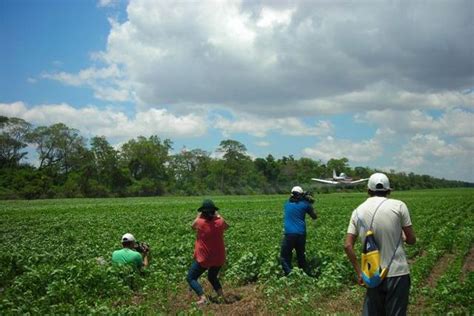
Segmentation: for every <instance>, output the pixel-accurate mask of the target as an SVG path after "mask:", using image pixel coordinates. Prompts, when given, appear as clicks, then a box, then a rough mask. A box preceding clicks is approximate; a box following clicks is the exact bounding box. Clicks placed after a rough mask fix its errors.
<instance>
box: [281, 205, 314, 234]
mask: <svg viewBox="0 0 474 316" xmlns="http://www.w3.org/2000/svg"><path fill="white" fill-rule="evenodd" d="M312 210H313V207H312V206H311V204H310V203H309V202H308V201H306V200H300V201H298V202H290V201H286V203H285V217H284V221H285V234H299V235H305V234H306V222H305V220H304V218H305V215H306V213H308V212H311V211H312Z"/></svg>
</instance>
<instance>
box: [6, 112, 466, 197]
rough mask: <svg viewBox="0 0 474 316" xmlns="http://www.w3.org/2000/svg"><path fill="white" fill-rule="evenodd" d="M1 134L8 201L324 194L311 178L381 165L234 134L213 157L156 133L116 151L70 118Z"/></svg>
mask: <svg viewBox="0 0 474 316" xmlns="http://www.w3.org/2000/svg"><path fill="white" fill-rule="evenodd" d="M0 132H1V134H0V199H37V198H60V197H125V196H154V195H203V194H213V195H214V194H275V193H288V189H289V188H290V187H291V186H293V185H296V184H299V185H302V186H303V187H304V188H312V189H313V192H314V191H317V192H319V193H321V192H323V193H324V192H331V191H334V190H340V188H334V187H327V186H315V184H314V182H313V183H311V180H310V179H311V177H331V176H332V170H333V169H334V170H336V171H337V172H344V173H346V174H347V175H349V176H353V177H355V178H366V177H368V176H369V175H370V174H372V173H373V172H375V171H376V170H375V169H371V168H369V167H355V168H352V167H350V166H349V160H348V159H347V158H344V157H343V158H339V159H336V158H334V159H330V160H329V161H328V162H327V163H323V162H322V161H316V160H313V159H310V158H299V159H295V158H294V157H293V156H292V155H290V156H288V157H286V156H283V157H281V158H278V159H277V158H275V157H273V156H272V155H268V156H267V157H265V158H256V159H252V158H251V157H250V156H249V155H248V154H247V149H246V147H245V145H244V144H242V143H240V142H238V141H236V140H232V139H226V140H222V141H221V142H220V144H219V147H218V148H217V149H216V155H211V154H212V153H210V152H207V151H205V150H202V149H198V148H196V149H191V150H185V149H183V150H181V151H180V152H178V153H173V142H172V141H171V140H170V139H161V138H160V137H158V136H156V135H152V136H149V137H144V136H139V137H137V138H134V139H130V140H129V141H127V142H126V143H124V144H123V145H122V146H121V147H120V149H116V148H114V147H113V146H112V145H111V144H110V143H109V142H108V140H107V139H106V138H105V137H104V136H95V137H93V138H91V139H90V140H89V141H87V140H86V139H85V138H84V137H83V136H81V134H80V132H79V131H78V130H77V129H74V128H70V127H68V126H66V125H65V124H63V123H56V124H53V125H50V126H37V127H35V126H33V125H32V124H31V123H29V122H26V121H25V120H23V119H20V118H15V117H5V116H0ZM27 146H30V147H31V146H33V147H34V148H35V150H36V152H37V156H38V163H37V164H36V166H34V165H32V164H29V163H27V161H28V157H27V156H28V152H27V151H26V147H27ZM216 157H220V158H216ZM388 176H389V177H390V180H391V184H392V187H393V188H394V189H396V190H409V189H423V188H446V187H462V186H472V185H473V184H471V183H466V182H462V181H452V180H445V179H438V178H434V177H431V176H429V175H416V174H414V173H408V174H407V173H404V172H395V171H394V170H391V171H390V172H388ZM344 189H345V190H365V186H364V185H359V186H355V187H353V188H351V187H346V188H344Z"/></svg>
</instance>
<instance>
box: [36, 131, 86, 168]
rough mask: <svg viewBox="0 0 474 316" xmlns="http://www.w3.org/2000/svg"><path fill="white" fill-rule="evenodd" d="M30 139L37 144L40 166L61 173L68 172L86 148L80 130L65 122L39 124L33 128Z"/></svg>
mask: <svg viewBox="0 0 474 316" xmlns="http://www.w3.org/2000/svg"><path fill="white" fill-rule="evenodd" d="M29 139H30V140H31V142H33V143H35V144H36V145H37V152H38V155H39V160H40V165H39V168H40V169H43V168H49V169H53V170H54V171H55V172H57V173H59V174H64V175H66V176H67V174H68V173H69V172H70V171H71V168H72V165H73V163H74V161H75V160H76V161H77V159H76V157H77V156H78V154H80V153H81V152H83V151H84V150H85V140H84V138H83V137H82V136H80V135H79V131H78V130H76V129H74V128H69V127H67V126H66V125H64V124H63V123H57V124H53V125H51V126H39V127H37V128H35V129H34V130H33V132H32V133H31V134H30V136H29Z"/></svg>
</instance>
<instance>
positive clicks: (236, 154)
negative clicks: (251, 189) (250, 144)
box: [213, 139, 254, 193]
mask: <svg viewBox="0 0 474 316" xmlns="http://www.w3.org/2000/svg"><path fill="white" fill-rule="evenodd" d="M217 152H219V153H222V154H223V160H222V163H219V162H217V163H215V164H214V168H213V172H214V173H215V175H216V180H217V183H219V188H220V190H221V192H224V193H228V192H230V191H229V190H230V189H234V190H235V189H237V190H239V191H241V189H242V188H244V187H245V186H247V185H248V179H247V176H248V175H249V173H251V172H252V170H253V167H254V165H253V163H252V160H251V159H250V157H249V156H248V155H247V148H246V147H245V145H244V144H242V143H240V142H238V141H236V140H232V139H227V140H223V141H221V142H220V144H219V148H218V149H217Z"/></svg>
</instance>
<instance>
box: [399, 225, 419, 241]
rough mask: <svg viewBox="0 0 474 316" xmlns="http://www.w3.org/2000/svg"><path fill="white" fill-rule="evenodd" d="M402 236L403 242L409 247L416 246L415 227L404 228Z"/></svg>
mask: <svg viewBox="0 0 474 316" xmlns="http://www.w3.org/2000/svg"><path fill="white" fill-rule="evenodd" d="M402 236H403V241H405V242H406V243H407V244H408V245H414V244H415V243H416V235H415V231H414V230H413V226H411V225H410V226H406V227H402Z"/></svg>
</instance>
